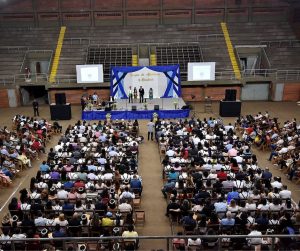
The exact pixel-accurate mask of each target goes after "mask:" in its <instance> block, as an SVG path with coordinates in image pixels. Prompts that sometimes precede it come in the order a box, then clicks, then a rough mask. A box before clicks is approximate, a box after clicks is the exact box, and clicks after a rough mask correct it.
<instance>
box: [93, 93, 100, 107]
mask: <svg viewBox="0 0 300 251" xmlns="http://www.w3.org/2000/svg"><path fill="white" fill-rule="evenodd" d="M92 98H93V104H94V105H96V104H98V98H99V97H98V95H97V93H96V92H94V94H93V96H92Z"/></svg>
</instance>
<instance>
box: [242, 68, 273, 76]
mask: <svg viewBox="0 0 300 251" xmlns="http://www.w3.org/2000/svg"><path fill="white" fill-rule="evenodd" d="M276 72H277V70H276V69H244V70H243V71H242V76H243V77H246V78H247V77H251V78H255V77H260V78H261V77H264V78H269V77H273V78H276Z"/></svg>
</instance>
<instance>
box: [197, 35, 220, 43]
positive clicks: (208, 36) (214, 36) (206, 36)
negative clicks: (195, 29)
mask: <svg viewBox="0 0 300 251" xmlns="http://www.w3.org/2000/svg"><path fill="white" fill-rule="evenodd" d="M208 38H213V39H215V40H217V39H218V38H224V34H223V33H216V34H205V35H198V36H197V40H198V41H199V42H200V40H201V39H208Z"/></svg>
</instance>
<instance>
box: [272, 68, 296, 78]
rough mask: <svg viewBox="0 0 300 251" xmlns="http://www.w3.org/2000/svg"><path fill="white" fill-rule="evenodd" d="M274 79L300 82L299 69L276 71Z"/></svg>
mask: <svg viewBox="0 0 300 251" xmlns="http://www.w3.org/2000/svg"><path fill="white" fill-rule="evenodd" d="M276 79H278V80H300V69H295V70H277V72H276Z"/></svg>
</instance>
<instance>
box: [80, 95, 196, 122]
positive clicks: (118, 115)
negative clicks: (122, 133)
mask: <svg viewBox="0 0 300 251" xmlns="http://www.w3.org/2000/svg"><path fill="white" fill-rule="evenodd" d="M145 104H147V109H145ZM183 106H186V103H185V102H184V100H183V99H182V98H155V99H152V100H149V99H146V103H139V102H138V100H134V102H133V103H129V102H128V99H116V106H115V109H114V110H112V111H104V110H92V111H83V112H82V119H83V120H105V119H106V115H107V114H108V113H109V114H110V115H111V119H126V120H128V119H131V120H132V119H152V118H153V113H157V114H158V117H159V118H164V119H168V118H169V119H174V118H187V117H188V116H189V114H190V110H189V109H181V108H182V107H183Z"/></svg>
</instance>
